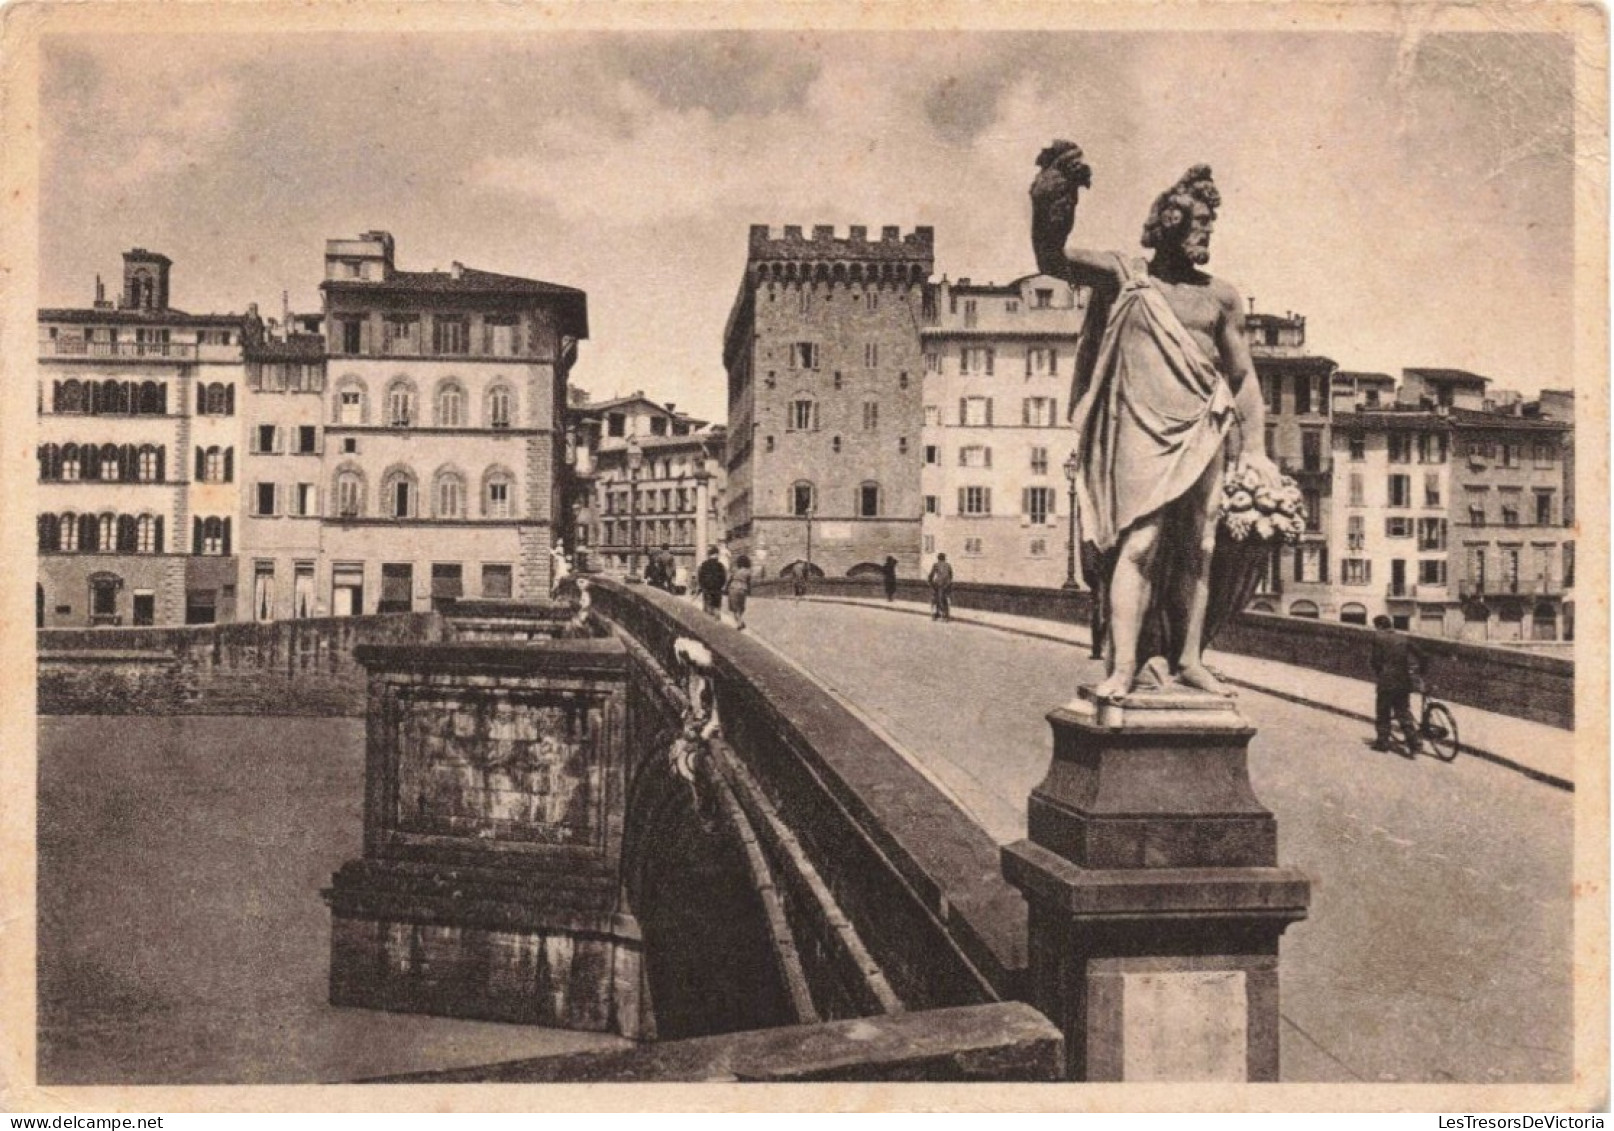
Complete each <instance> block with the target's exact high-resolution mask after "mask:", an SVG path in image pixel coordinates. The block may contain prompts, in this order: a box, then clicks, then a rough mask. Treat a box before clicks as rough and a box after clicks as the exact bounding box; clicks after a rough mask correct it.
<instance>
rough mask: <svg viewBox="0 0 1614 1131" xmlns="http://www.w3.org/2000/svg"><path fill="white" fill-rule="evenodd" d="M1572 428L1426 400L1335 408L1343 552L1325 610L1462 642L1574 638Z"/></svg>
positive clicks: (1338, 532) (1338, 531)
mask: <svg viewBox="0 0 1614 1131" xmlns="http://www.w3.org/2000/svg"><path fill="white" fill-rule="evenodd" d="M1493 403H1494V402H1493ZM1571 427H1572V426H1571V425H1570V424H1568V423H1567V422H1564V421H1556V420H1550V419H1543V418H1539V417H1536V418H1531V417H1525V416H1523V415H1520V414H1518V413H1513V412H1495V411H1491V412H1487V411H1482V410H1475V409H1465V408H1459V407H1448V406H1447V405H1446V404H1444V403H1441V401H1440V400H1438V399H1435V398H1427V399H1423V398H1421V399H1420V403H1417V404H1407V403H1398V404H1393V405H1390V404H1386V405H1381V406H1380V407H1378V408H1375V409H1367V408H1363V409H1360V410H1358V411H1356V412H1354V413H1352V414H1350V415H1349V416H1341V417H1339V418H1337V420H1336V440H1335V445H1334V458H1335V468H1336V474H1335V484H1334V489H1335V492H1336V495H1337V497H1338V499H1339V500H1340V502H1339V505H1338V506H1337V507H1336V510H1335V521H1334V530H1333V536H1334V538H1335V539H1336V544H1338V545H1340V546H1342V547H1343V549H1342V551H1341V555H1342V556H1341V558H1340V562H1339V578H1338V584H1337V585H1336V586H1335V599H1334V602H1333V603H1332V605H1329V606H1325V609H1324V613H1325V615H1329V616H1331V617H1333V616H1337V618H1338V619H1340V620H1342V621H1345V622H1347V623H1355V624H1365V623H1368V622H1369V621H1370V620H1371V618H1372V617H1374V616H1377V615H1379V614H1381V613H1382V614H1384V615H1387V616H1389V617H1390V618H1391V620H1392V621H1393V622H1394V623H1395V624H1396V626H1397V627H1399V628H1402V629H1405V630H1408V631H1412V632H1416V633H1421V634H1423V635H1429V636H1443V637H1448V638H1452V639H1460V640H1468V641H1473V642H1486V641H1494V642H1505V643H1517V642H1524V641H1555V640H1560V639H1565V638H1567V637H1568V636H1570V635H1572V632H1573V628H1572V620H1571V616H1570V614H1569V613H1568V612H1567V611H1566V607H1565V606H1566V603H1567V599H1568V597H1569V594H1570V591H1571V589H1572V585H1573V572H1574V557H1573V530H1572V528H1571V526H1570V525H1569V524H1568V522H1567V520H1566V518H1565V514H1564V505H1565V502H1566V499H1565V493H1564V482H1565V480H1564V464H1565V462H1566V456H1567V452H1568V450H1569V446H1568V439H1569V436H1570V434H1571Z"/></svg>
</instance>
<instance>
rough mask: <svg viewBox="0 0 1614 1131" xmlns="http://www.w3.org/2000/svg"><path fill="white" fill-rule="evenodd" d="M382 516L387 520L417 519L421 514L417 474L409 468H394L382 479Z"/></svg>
mask: <svg viewBox="0 0 1614 1131" xmlns="http://www.w3.org/2000/svg"><path fill="white" fill-rule="evenodd" d="M381 507H382V512H381V513H382V514H383V515H385V516H386V517H387V518H416V517H418V516H419V514H420V491H419V487H418V486H417V481H416V479H415V473H414V472H413V471H410V470H409V469H408V468H407V467H392V468H389V469H388V470H387V473H386V475H384V476H382V478H381Z"/></svg>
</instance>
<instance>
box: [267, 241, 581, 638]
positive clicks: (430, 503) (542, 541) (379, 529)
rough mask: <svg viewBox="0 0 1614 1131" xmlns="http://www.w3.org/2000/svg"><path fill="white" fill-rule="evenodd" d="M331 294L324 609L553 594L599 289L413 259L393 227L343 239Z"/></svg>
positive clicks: (331, 270) (330, 247)
mask: <svg viewBox="0 0 1614 1131" xmlns="http://www.w3.org/2000/svg"><path fill="white" fill-rule="evenodd" d="M320 288H321V290H322V291H323V293H324V300H325V301H324V331H325V341H326V351H327V354H328V360H327V387H326V403H327V410H326V415H325V425H324V434H323V437H319V436H316V439H315V442H316V444H319V445H322V449H323V450H322V471H321V478H320V480H319V482H320V484H321V485H322V486H323V487H324V491H325V495H326V498H325V503H324V518H323V520H322V526H323V530H322V537H323V550H324V555H323V559H322V563H321V564H320V565H319V566H318V567H317V568H318V569H320V570H321V571H322V576H319V577H317V578H316V580H315V587H316V593H317V594H318V595H320V596H323V595H325V594H329V598H328V604H327V605H325V606H324V607H325V608H328V611H329V612H331V613H333V614H337V615H346V614H352V613H358V612H367V613H368V612H391V611H404V610H410V609H424V608H428V607H431V606H432V605H433V604H434V603H436V602H439V601H441V600H443V599H446V598H453V597H459V596H467V597H490V598H507V597H515V598H519V599H536V598H541V597H544V596H547V595H548V592H549V587H550V580H551V573H552V569H553V562H552V559H551V557H550V549H551V547H552V545H554V544H555V543H556V542H557V541H559V540H560V531H559V528H558V527H559V524H560V523H561V521H562V516H563V514H564V511H563V506H562V501H563V498H564V495H565V483H564V478H565V471H564V460H563V453H564V451H565V435H564V428H565V407H566V382H567V375H568V374H569V372H570V370H571V367H572V365H573V363H574V361H575V360H576V354H577V344H578V342H579V341H580V340H582V339H584V338H587V337H588V311H587V298H586V296H585V295H584V293H583V292H582V291H579V290H575V289H573V288H571V287H563V286H557V285H555V284H553V283H545V282H539V281H536V280H533V279H523V278H517V277H514V276H510V275H499V274H494V273H492V272H488V271H479V270H475V269H473V268H469V267H464V266H462V265H460V264H458V263H456V264H454V266H453V269H452V270H451V271H427V272H418V271H401V270H399V269H398V268H397V267H396V266H395V265H394V262H393V240H392V237H391V236H390V235H389V234H387V233H386V232H366V233H365V234H364V235H362V236H360V237H359V238H358V239H334V240H330V241H328V242H327V244H326V251H325V280H324V282H322V283H321V284H320ZM300 419H301V418H300V417H299V421H300ZM301 426H302V425H301V423H299V424H298V427H299V428H300V427H301ZM290 439H291V437H289V436H288V437H287V441H288V442H289V441H290ZM292 474H293V473H292V471H291V469H290V468H289V467H288V470H287V472H286V474H285V475H283V476H277V479H276V482H278V483H286V482H298V481H297V480H294V479H293V478H291V476H292ZM262 497H263V498H264V499H268V497H269V495H268V492H267V491H264V494H263V496H262ZM266 584H267V585H269V586H270V587H271V588H272V589H274V590H275V591H276V592H282V591H284V590H283V586H282V585H281V583H280V581H279V580H278V579H276V580H273V581H270V582H266ZM316 606H317V607H319V601H318V598H316ZM276 615H284V614H282V613H280V612H279V611H278V610H277V612H276Z"/></svg>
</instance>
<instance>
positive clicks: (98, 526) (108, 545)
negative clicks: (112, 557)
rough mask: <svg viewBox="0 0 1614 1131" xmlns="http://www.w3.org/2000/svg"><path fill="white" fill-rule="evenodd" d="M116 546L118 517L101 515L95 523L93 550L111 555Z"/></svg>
mask: <svg viewBox="0 0 1614 1131" xmlns="http://www.w3.org/2000/svg"><path fill="white" fill-rule="evenodd" d="M117 545H118V516H117V515H115V514H103V515H102V516H101V517H100V518H98V519H96V522H95V548H96V549H97V550H100V551H101V552H102V553H111V552H112V551H113V550H115V549H116V548H117Z"/></svg>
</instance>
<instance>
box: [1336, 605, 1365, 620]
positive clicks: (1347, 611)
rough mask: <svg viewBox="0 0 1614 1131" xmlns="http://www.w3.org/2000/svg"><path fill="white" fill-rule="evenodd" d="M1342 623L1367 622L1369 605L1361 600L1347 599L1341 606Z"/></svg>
mask: <svg viewBox="0 0 1614 1131" xmlns="http://www.w3.org/2000/svg"><path fill="white" fill-rule="evenodd" d="M1339 623H1340V624H1366V623H1367V606H1366V605H1364V604H1362V603H1361V602H1360V601H1347V602H1346V603H1345V604H1343V605H1341V606H1340V607H1339Z"/></svg>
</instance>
